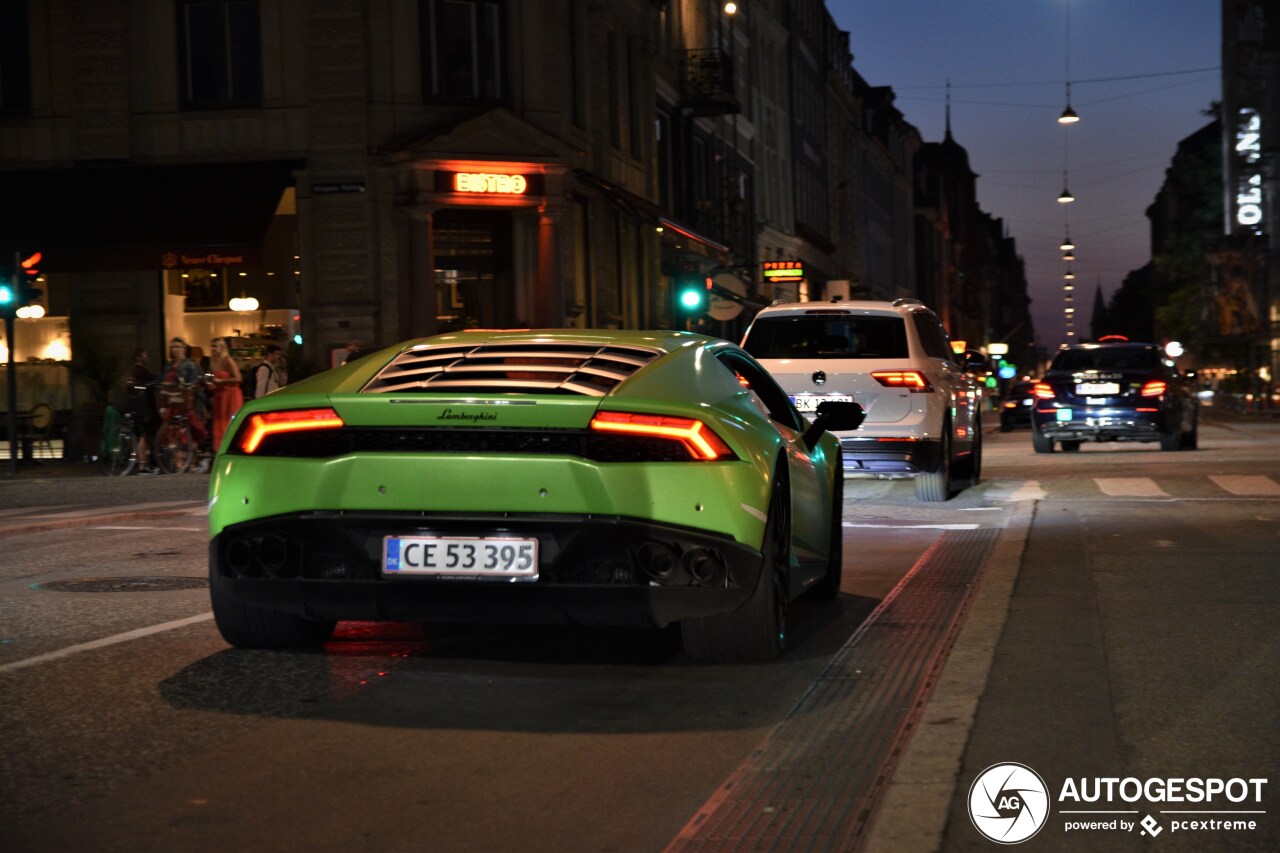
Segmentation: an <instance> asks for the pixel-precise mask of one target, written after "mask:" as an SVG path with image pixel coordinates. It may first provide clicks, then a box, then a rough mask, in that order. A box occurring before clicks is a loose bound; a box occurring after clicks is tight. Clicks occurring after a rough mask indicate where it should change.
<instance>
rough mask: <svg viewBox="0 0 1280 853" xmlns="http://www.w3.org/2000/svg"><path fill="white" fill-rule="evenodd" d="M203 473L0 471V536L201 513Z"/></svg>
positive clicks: (25, 467) (38, 466)
mask: <svg viewBox="0 0 1280 853" xmlns="http://www.w3.org/2000/svg"><path fill="white" fill-rule="evenodd" d="M208 499H209V475H208V474H158V475H152V474H134V475H130V476H128V477H106V476H103V474H102V472H101V469H100V468H99V467H98V466H97V465H96V464H92V463H77V462H64V461H62V460H43V461H40V462H38V463H25V464H22V465H20V466H19V468H18V474H17V476H14V475H13V474H12V473H11V471H10V469H9V468H8V467H7V465H6V467H5V468H4V470H3V471H2V472H0V537H3V536H14V535H18V534H21V533H34V532H37V531H39V530H52V529H56V528H60V527H75V526H78V525H80V524H83V523H85V522H86V520H87V519H89V518H92V519H93V520H94V522H95V523H113V522H117V521H125V520H130V519H136V518H147V517H153V518H162V517H166V516H173V515H184V514H190V513H191V512H193V511H199V512H203V511H204V508H205V507H206V506H207V503H208Z"/></svg>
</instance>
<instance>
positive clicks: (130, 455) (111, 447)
mask: <svg viewBox="0 0 1280 853" xmlns="http://www.w3.org/2000/svg"><path fill="white" fill-rule="evenodd" d="M138 436H139V434H138V422H137V421H136V420H134V417H133V413H132V412H121V413H120V414H119V417H118V418H117V419H116V421H115V422H114V423H112V424H110V425H109V426H108V427H107V429H106V431H105V432H104V434H103V436H102V452H101V454H100V455H99V456H98V463H99V465H101V467H102V473H103V474H104V475H106V476H108V477H124V476H127V475H129V474H132V473H133V472H134V471H135V470H137V468H138Z"/></svg>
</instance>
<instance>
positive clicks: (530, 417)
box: [209, 330, 862, 660]
mask: <svg viewBox="0 0 1280 853" xmlns="http://www.w3.org/2000/svg"><path fill="white" fill-rule="evenodd" d="M861 419H862V413H861V410H860V409H859V408H858V406H856V405H854V404H853V403H847V402H846V403H828V404H827V405H825V406H824V407H822V408H821V409H820V410H818V411H817V413H816V418H815V420H814V422H813V423H812V424H810V423H807V422H806V420H805V419H804V418H803V417H801V416H800V414H799V413H798V412H796V410H795V408H794V407H793V406H792V405H791V402H790V401H789V400H788V399H787V396H786V394H784V393H783V392H782V390H781V389H780V388H779V387H778V385H777V384H776V383H775V382H774V380H773V379H772V378H771V377H770V376H769V374H768V372H767V371H765V369H764V368H763V367H761V365H760V364H758V363H757V362H756V361H755V359H753V358H752V357H751V356H749V355H748V354H747V353H746V352H744V351H743V350H742V349H740V348H739V347H737V346H735V345H734V344H731V343H728V342H726V341H721V340H716V339H713V338H708V337H703V336H700V335H693V334H688V333H684V332H612V331H576V330H575V331H564V330H558V331H532V332H531V331H521V332H516V331H509V332H492V331H488V332H482V331H475V332H463V333H458V334H449V335H441V336H437V337H432V338H426V339H421V340H414V341H409V342H406V343H403V344H399V345H397V346H393V347H390V348H387V349H383V350H380V351H378V352H375V353H373V354H370V355H368V356H366V357H365V358H363V359H360V360H358V361H355V362H353V363H348V364H346V365H343V366H341V367H338V368H335V369H333V370H330V371H327V372H325V373H322V374H319V375H316V376H313V377H311V378H309V379H305V380H303V381H301V382H298V383H295V384H292V385H288V386H286V387H285V388H282V389H280V390H279V391H277V392H275V393H273V394H271V395H269V396H267V397H264V398H262V399H258V400H253V401H251V402H249V403H247V404H246V405H245V406H244V408H243V409H241V411H240V412H239V413H238V414H237V416H236V418H235V421H234V422H233V424H232V428H231V429H230V430H229V431H228V435H227V437H226V438H225V440H224V441H223V443H222V446H221V448H220V451H219V455H218V457H217V459H216V464H215V466H214V471H213V476H212V479H211V484H210V496H211V500H210V513H209V525H210V533H211V536H212V541H211V543H210V548H209V561H210V566H209V573H210V593H211V597H212V603H213V613H214V618H215V620H216V623H217V626H218V629H219V631H221V633H222V636H223V637H224V638H225V639H226V640H227V641H228V642H229V643H231V644H232V645H235V646H240V647H244V648H305V647H314V646H319V645H321V644H323V643H324V642H326V641H327V640H328V638H329V637H330V636H331V635H332V633H333V630H334V626H335V622H336V621H337V620H343V619H359V620H414V621H424V622H503V623H552V624H555V623H565V624H589V625H648V626H665V625H668V624H671V623H675V622H678V623H680V626H681V629H682V633H683V637H684V643H685V649H686V651H687V652H688V653H689V655H690V656H692V657H694V658H697V659H702V660H760V659H767V658H771V657H773V656H775V655H777V654H778V653H779V652H780V651H781V649H782V647H783V645H784V643H785V640H786V615H787V605H788V603H789V602H790V601H791V600H792V599H794V598H796V597H797V596H798V595H800V594H801V593H802V592H804V591H806V590H810V589H813V590H815V591H816V592H817V594H819V595H821V596H827V597H834V596H835V595H836V593H837V592H838V591H839V588H840V578H841V500H842V494H843V491H842V489H843V478H842V477H841V476H840V470H841V463H840V442H839V441H838V440H837V439H836V438H835V436H833V435H830V434H828V432H827V431H828V430H842V431H847V430H852V429H856V428H857V426H858V424H859V423H860V422H861Z"/></svg>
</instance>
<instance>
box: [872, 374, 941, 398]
mask: <svg viewBox="0 0 1280 853" xmlns="http://www.w3.org/2000/svg"><path fill="white" fill-rule="evenodd" d="M871 377H872V378H873V379H875V380H876V381H877V382H879V383H880V384H881V385H883V386H885V387H886V388H906V389H907V390H908V391H910V392H912V393H913V394H918V393H921V392H924V391H932V390H933V386H932V385H930V384H929V380H928V378H927V377H926V376H925V375H924V374H923V373H921V372H920V371H918V370H874V371H872V372H871Z"/></svg>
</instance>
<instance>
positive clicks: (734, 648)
mask: <svg viewBox="0 0 1280 853" xmlns="http://www.w3.org/2000/svg"><path fill="white" fill-rule="evenodd" d="M790 506H791V498H790V495H789V494H788V493H787V488H786V483H785V481H782V480H779V481H778V482H776V483H775V485H774V488H773V498H772V499H771V500H770V501H769V520H768V521H767V522H766V524H765V531H764V540H763V542H762V543H761V551H762V557H761V566H760V579H759V582H758V583H757V584H756V589H755V592H753V593H752V594H751V597H750V598H748V599H747V600H746V602H744V603H743V605H742V606H741V607H739V608H738V609H737V610H733V611H730V612H728V613H718V614H716V615H715V616H703V617H700V618H697V619H685V620H684V621H683V622H681V623H680V633H681V636H682V637H683V638H684V651H685V654H686V655H688V656H689V657H690V658H691V659H693V660H696V661H700V662H704V663H735V662H752V661H769V660H774V659H775V658H777V657H778V655H780V654H782V650H783V649H784V648H785V647H786V641H787V597H786V587H785V584H784V576H783V573H782V570H781V568H780V567H785V566H786V565H788V564H789V562H790V555H791V521H790Z"/></svg>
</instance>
